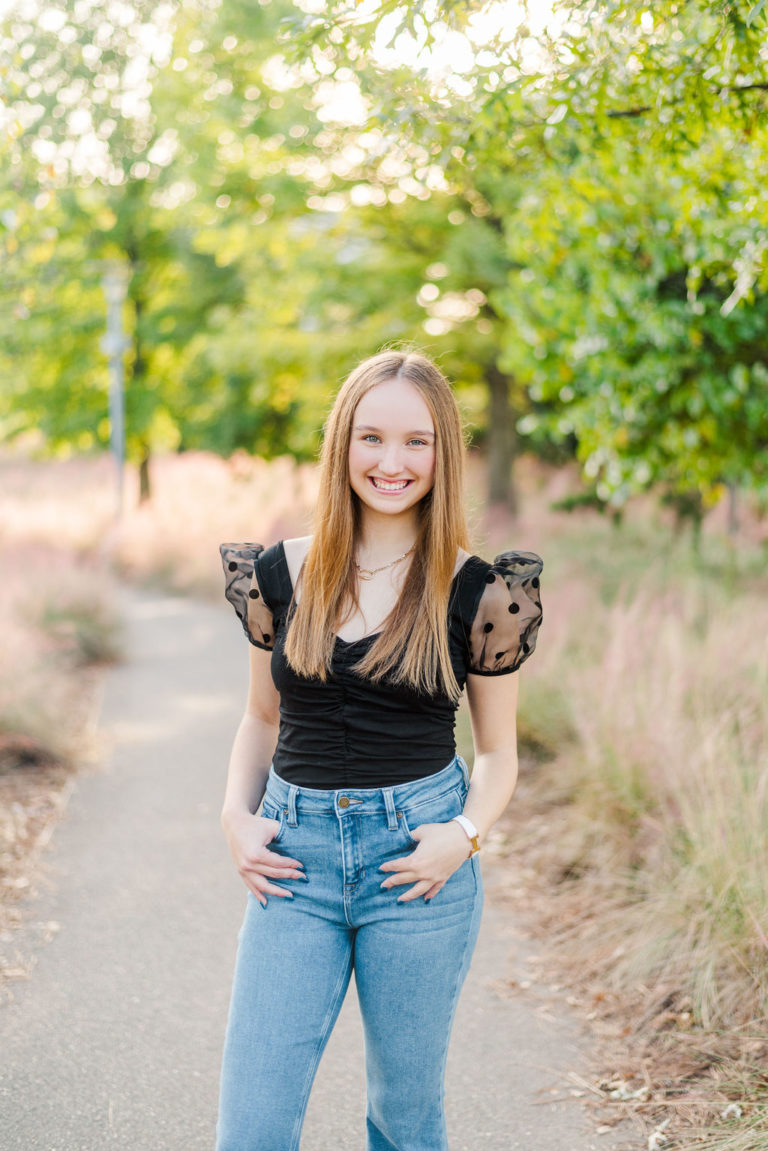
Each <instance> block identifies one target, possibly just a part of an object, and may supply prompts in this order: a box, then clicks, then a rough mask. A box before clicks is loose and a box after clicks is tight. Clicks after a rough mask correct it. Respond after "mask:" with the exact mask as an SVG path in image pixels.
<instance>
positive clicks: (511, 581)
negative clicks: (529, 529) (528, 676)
mask: <svg viewBox="0 0 768 1151" xmlns="http://www.w3.org/2000/svg"><path fill="white" fill-rule="evenodd" d="M543 566H544V562H543V560H542V559H541V557H540V556H537V555H536V553H535V552H516V551H511V552H502V553H501V555H498V556H496V559H495V560H494V562H493V563H492V564H491V565H490V567H489V569H488V573H487V575H486V577H485V586H484V587H483V589H482V591H481V593H480V598H479V601H478V605H477V611H476V612H475V617H474V619H473V621H472V625H471V627H470V633H469V651H470V664H469V668H468V671H470V672H472V673H474V674H476V675H501V674H503V673H505V672H510V671H517V669H518V668H519V667H520V665H521V664H522V663H523V662H524V661H525V660H526V659H527V658H528V656H529V655H530V654H531V652H532V651H533V650H534V648H535V647H536V636H537V634H538V630H539V625H540V624H541V617H542V612H541V596H540V593H539V576H540V574H541V569H542V568H543Z"/></svg>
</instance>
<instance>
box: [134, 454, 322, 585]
mask: <svg viewBox="0 0 768 1151" xmlns="http://www.w3.org/2000/svg"><path fill="white" fill-rule="evenodd" d="M135 482H136V481H135V477H134V478H133V480H132V484H131V487H132V489H134V488H135ZM152 483H153V489H154V494H153V497H152V500H151V502H149V503H147V504H145V505H144V506H142V507H137V506H136V504H135V502H132V504H131V506H132V508H133V510H132V511H130V512H128V514H126V516H125V517H124V520H123V522H122V524H121V525H120V528H119V530H117V531H114V532H113V533H112V534H111V541H112V545H113V555H114V560H115V563H116V564H117V566H118V568H119V569H120V571H121V572H122V573H123V574H124V575H125V576H126V577H127V578H128V579H131V580H138V581H141V582H143V583H147V584H155V585H159V586H163V587H166V588H170V589H172V590H175V591H181V592H195V593H197V594H204V595H220V594H221V564H220V560H219V544H220V543H222V542H224V541H225V540H242V541H245V540H254V541H256V542H263V543H265V544H267V543H270V542H272V541H274V540H276V539H280V538H283V537H289V536H293V535H301V534H302V533H304V532H305V531H306V530H307V528H308V523H309V517H310V511H311V508H312V505H313V503H314V499H315V491H316V471H315V469H314V468H313V467H311V466H309V465H307V464H301V465H297V464H295V463H294V462H293V461H292V460H290V459H287V458H283V459H278V460H274V461H272V462H271V463H266V462H265V461H264V460H260V459H254V458H252V457H250V456H247V455H245V453H242V454H238V455H236V456H233V457H232V458H231V459H229V460H222V459H219V458H218V457H216V456H212V455H209V454H207V453H203V452H189V453H186V454H184V455H182V456H177V457H167V458H165V459H159V460H157V461H156V462H155V463H154V465H153V468H152Z"/></svg>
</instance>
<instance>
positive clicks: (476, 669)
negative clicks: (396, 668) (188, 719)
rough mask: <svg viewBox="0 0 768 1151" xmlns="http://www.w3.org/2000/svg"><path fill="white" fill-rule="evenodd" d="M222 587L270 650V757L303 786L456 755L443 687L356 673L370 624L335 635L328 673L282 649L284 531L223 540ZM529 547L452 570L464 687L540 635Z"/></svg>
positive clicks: (503, 669) (401, 770)
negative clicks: (312, 669)
mask: <svg viewBox="0 0 768 1151" xmlns="http://www.w3.org/2000/svg"><path fill="white" fill-rule="evenodd" d="M220 551H221V558H222V562H223V564H224V573H225V575H226V580H227V583H226V590H225V594H226V597H227V599H228V600H229V602H230V603H231V604H232V605H233V607H234V608H235V611H236V612H237V615H238V617H239V618H240V621H241V623H242V625H243V629H244V631H245V634H246V635H247V637H248V639H249V640H250V642H251V643H252V644H255V646H256V647H260V648H263V649H265V650H267V651H272V653H273V654H272V678H273V680H274V682H275V686H276V688H277V690H278V692H279V693H280V733H279V736H278V741H277V748H276V750H275V755H274V760H273V765H274V769H275V771H276V772H277V773H278V775H280V776H281V777H282V778H283V779H285V780H286V781H287V782H288V783H294V784H297V785H298V786H300V787H316V788H329V789H335V788H343V787H389V786H392V785H395V784H399V783H408V782H409V781H410V780H413V779H419V778H421V777H422V776H424V775H431V774H432V773H433V772H436V771H440V770H441V769H442V768H444V767H445V766H446V764H448V763H449V762H450V761H451V759H452V758H453V756H454V755H455V751H456V745H455V741H454V722H455V713H456V706H457V705H456V704H455V703H454V702H453V701H452V700H451V699H449V698H448V696H446V695H445V694H444V693H442V692H437V693H435V694H433V695H426V694H423V693H419V692H416V691H414V690H413V689H412V688H409V687H404V686H402V685H395V684H392V683H391V682H388V681H387V679H386V678H385V679H384V680H383V681H379V682H376V683H374V682H373V681H371V680H370V679H367V678H364V677H362V676H359V675H358V674H357V673H356V672H355V670H354V667H353V665H354V664H355V663H356V662H357V661H358V660H359V659H360V658H361V657H362V655H363V654H364V653H365V651H366V650H367V647H368V645H370V644H371V643H372V642H373V640H374V639H375V634H373V635H368V636H364V637H363V638H362V639H359V640H353V641H350V642H347V641H345V640H342V639H339V638H338V637H337V639H336V643H335V647H334V652H333V660H332V664H331V670H330V673H329V675H328V678H327V679H326V681H325V682H321V681H320V680H317V679H308V678H305V677H303V676H300V675H297V673H296V672H295V671H294V670H293V669H292V668H291V667H290V666H289V664H288V661H287V660H286V658H285V651H284V646H285V632H286V627H287V626H288V625H289V623H290V618H291V614H292V596H293V586H292V584H291V577H290V572H289V569H288V563H287V561H286V557H285V549H284V548H283V544H282V542H280V543H277V544H274V545H273V546H272V547H270V548H267V549H266V550H265V549H264V547H263V546H262V545H261V544H255V543H242V544H222V545H221V548H220ZM542 567H543V562H542V560H541V558H540V557H539V556H537V555H536V554H535V553H534V552H519V551H510V552H502V554H501V555H499V556H497V557H496V559H495V561H494V562H493V563H492V564H489V563H486V561H485V560H482V559H480V558H479V557H478V556H470V557H469V559H468V560H467V561H466V562H465V563H464V565H463V567H461V569H460V570H459V571H458V572H457V573H456V575H455V576H454V578H453V583H452V584H451V594H450V600H449V604H448V621H449V641H450V652H451V663H452V665H453V671H454V674H455V676H456V679H457V681H458V683H459V686H460V687H462V688H463V687H464V684H465V683H466V679H467V675H504V674H505V673H508V672H513V671H516V670H517V669H518V668H519V667H520V665H521V664H522V663H523V662H524V661H525V660H526V659H527V658H528V656H529V655H530V654H531V652H532V651H533V650H534V648H535V646H536V636H537V633H538V629H539V625H540V623H541V618H542V612H541V598H540V593H539V575H540V573H541V570H542Z"/></svg>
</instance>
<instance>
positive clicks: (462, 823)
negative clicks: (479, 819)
mask: <svg viewBox="0 0 768 1151" xmlns="http://www.w3.org/2000/svg"><path fill="white" fill-rule="evenodd" d="M451 822H452V823H458V825H459V827H463V828H464V831H465V832H466V833H467V838H468V839H470V840H471V839H476V838H477V828H476V827H475V825H474V823H473V822H472V820H471V819H467V817H466V815H454V817H453V819H452V820H451Z"/></svg>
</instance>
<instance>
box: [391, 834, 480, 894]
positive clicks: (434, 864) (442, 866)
mask: <svg viewBox="0 0 768 1151" xmlns="http://www.w3.org/2000/svg"><path fill="white" fill-rule="evenodd" d="M411 838H412V839H415V840H416V842H417V843H418V847H416V849H415V850H414V851H412V852H411V854H410V855H403V856H401V857H400V858H399V859H390V860H389V861H388V862H387V863H382V865H381V867H380V868H379V871H391V872H394V874H393V875H390V876H389V878H388V879H385V880H384V882H383V883H382V885H381V886H382V887H399V886H401V885H403V884H405V883H412V884H413V887H412V888H411V889H410V891H406V893H405V894H404V895H401V896H399V897H398V902H399V903H406V902H407V901H408V900H410V899H418V898H419V896H421V895H423V896H424V899H425V900H426V899H432V898H433V896H435V895H437V893H438V891H439V890H440V888H441V887H444V886H445V884H446V883H447V882H448V880H449V879H450V878H451V876H452V875H453V873H454V871H457V870H458V869H459V868H460V867H461V865H462V863H464V861H465V860H466V859H467V858H468V857H469V853H470V849H471V845H470V842H469V839H468V838H467V835H466V832H465V831H464V829H463V828H462V827H461V826H460V825H459V824H458V823H453V822H449V823H422V824H421V826H420V827H416V828H414V830H413V831H412V832H411Z"/></svg>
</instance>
